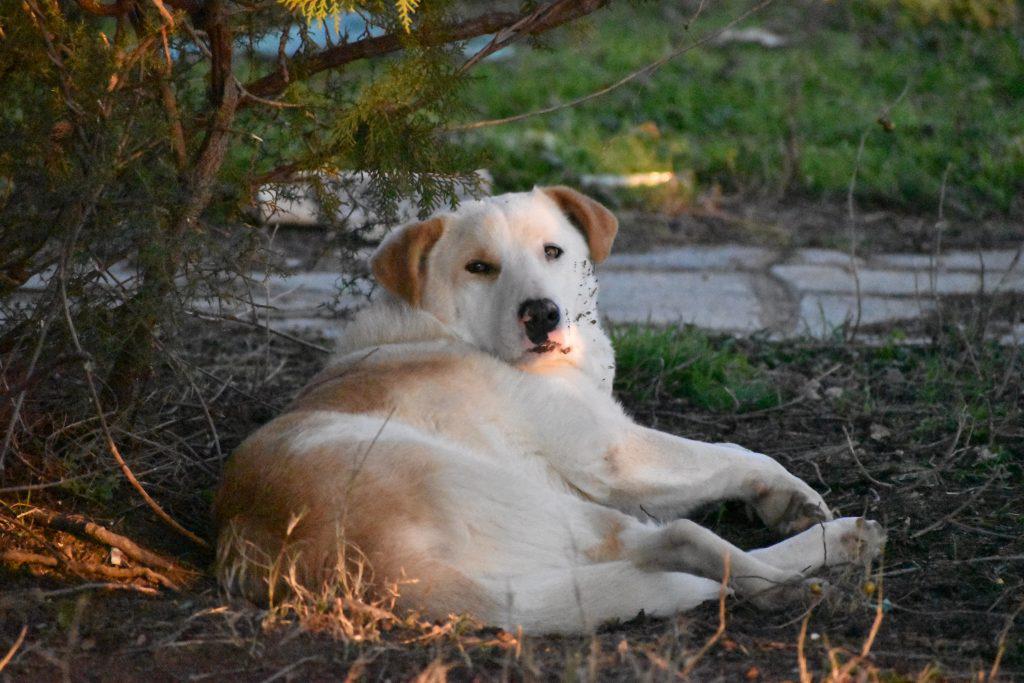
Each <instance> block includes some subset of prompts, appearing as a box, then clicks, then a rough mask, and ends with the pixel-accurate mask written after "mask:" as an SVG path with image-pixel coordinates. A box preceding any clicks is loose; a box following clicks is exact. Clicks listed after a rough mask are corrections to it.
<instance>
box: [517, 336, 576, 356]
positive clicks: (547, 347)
mask: <svg viewBox="0 0 1024 683" xmlns="http://www.w3.org/2000/svg"><path fill="white" fill-rule="evenodd" d="M554 351H558V352H560V353H562V354H569V353H571V352H572V347H571V346H562V345H561V344H559V343H558V342H556V341H554V340H552V339H547V340H545V341H543V342H541V343H540V344H537V345H536V346H533V347H531V348H529V349H527V352H528V353H536V354H541V353H552V352H554Z"/></svg>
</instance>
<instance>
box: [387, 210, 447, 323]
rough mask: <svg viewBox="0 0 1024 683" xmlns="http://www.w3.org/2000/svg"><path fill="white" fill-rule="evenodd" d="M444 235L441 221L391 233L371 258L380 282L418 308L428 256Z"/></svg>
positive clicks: (407, 226) (433, 220) (408, 227)
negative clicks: (442, 234)
mask: <svg viewBox="0 0 1024 683" xmlns="http://www.w3.org/2000/svg"><path fill="white" fill-rule="evenodd" d="M443 232H444V220H442V219H441V218H431V219H430V220H427V221H423V222H422V223H412V224H411V225H405V226H402V227H401V228H398V229H396V230H394V231H392V233H391V234H390V235H388V236H387V238H385V240H384V241H383V242H381V244H380V246H379V247H377V251H375V252H374V253H373V256H372V257H370V268H371V270H373V276H374V277H375V278H377V282H379V283H380V284H381V286H383V287H384V289H386V290H388V291H389V292H391V293H392V294H394V295H395V296H397V297H398V298H400V299H404V300H405V302H406V303H408V304H409V305H410V306H413V307H416V306H419V305H420V299H421V298H422V297H423V285H424V283H425V281H426V276H427V256H428V255H429V254H430V250H431V249H432V248H433V246H434V244H435V243H436V242H437V240H439V239H440V238H441V233H443Z"/></svg>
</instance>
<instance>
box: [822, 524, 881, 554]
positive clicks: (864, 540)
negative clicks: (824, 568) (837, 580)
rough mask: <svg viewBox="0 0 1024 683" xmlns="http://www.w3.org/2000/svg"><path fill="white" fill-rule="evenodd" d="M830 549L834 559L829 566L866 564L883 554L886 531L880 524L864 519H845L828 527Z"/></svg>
mask: <svg viewBox="0 0 1024 683" xmlns="http://www.w3.org/2000/svg"><path fill="white" fill-rule="evenodd" d="M826 530H827V533H828V539H827V540H828V541H829V543H828V548H829V550H830V551H831V552H832V553H833V557H830V558H828V564H838V563H844V562H849V563H855V564H866V563H868V562H871V561H872V560H874V559H875V558H876V557H878V556H879V555H881V554H882V550H883V549H884V548H885V538H886V536H885V529H883V528H882V525H881V524H879V523H878V522H875V521H873V520H870V519H864V518H863V517H843V518H842V519H837V520H835V521H833V522H829V523H828V524H827V525H826Z"/></svg>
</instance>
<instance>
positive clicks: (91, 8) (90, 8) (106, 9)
mask: <svg viewBox="0 0 1024 683" xmlns="http://www.w3.org/2000/svg"><path fill="white" fill-rule="evenodd" d="M75 3H76V4H77V5H78V6H79V7H81V8H82V11H83V12H87V13H89V14H93V15H95V16H97V17H116V16H118V15H120V14H125V13H126V12H127V11H128V9H129V7H128V5H127V3H124V2H122V1H121V0H118V1H117V2H115V3H113V4H111V5H104V4H103V3H102V2H99V0H75Z"/></svg>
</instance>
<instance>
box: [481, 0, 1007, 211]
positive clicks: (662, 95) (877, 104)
mask: <svg viewBox="0 0 1024 683" xmlns="http://www.w3.org/2000/svg"><path fill="white" fill-rule="evenodd" d="M742 7H745V5H744V4H742V3H739V2H734V1H731V0H730V1H728V2H724V3H720V4H714V5H709V6H708V8H707V9H706V10H705V12H704V13H703V14H702V15H701V17H700V18H699V19H698V21H697V22H695V23H694V25H693V26H692V27H691V29H690V31H689V33H687V32H686V31H684V30H683V29H682V28H681V27H682V26H683V25H684V24H685V23H686V22H687V20H688V18H689V16H688V15H686V14H684V13H683V12H682V11H678V10H675V9H673V8H668V7H665V6H664V5H656V4H643V5H629V4H624V5H618V6H613V7H612V8H610V9H609V11H608V13H606V14H605V15H603V16H602V17H601V18H600V19H599V20H595V21H594V26H595V30H594V31H593V32H592V33H591V34H589V35H587V36H586V38H585V39H580V40H578V41H575V42H573V41H574V38H573V36H571V35H567V36H565V40H566V41H567V42H569V43H570V44H571V45H572V49H571V50H559V51H548V52H523V53H519V54H517V55H514V56H512V57H510V58H509V59H507V60H505V61H502V62H496V63H492V64H487V65H485V66H484V67H483V68H482V69H481V70H480V72H479V73H480V78H478V79H476V80H474V82H473V83H472V84H470V86H469V87H468V90H467V98H466V99H467V101H469V102H471V103H473V106H474V107H475V108H476V111H475V112H474V116H473V118H474V119H490V118H497V117H504V116H510V115H514V114H519V113H522V112H526V111H532V110H536V109H539V108H542V107H548V106H551V105H553V104H556V103H559V102H566V101H569V100H572V99H573V98H576V97H579V96H582V95H585V94H587V93H590V92H593V91H595V90H597V89H598V88H600V87H603V86H605V85H607V84H608V83H611V82H614V81H615V80H616V79H618V78H620V77H622V76H623V75H625V74H626V73H628V72H629V71H631V70H633V69H636V68H639V67H641V66H643V65H645V64H649V63H650V62H652V61H654V60H655V59H657V58H659V57H661V56H662V55H663V54H665V52H667V51H668V49H669V48H670V46H672V45H680V44H683V43H685V42H689V41H692V40H695V39H696V38H697V37H698V36H700V35H702V34H704V33H705V32H707V31H711V30H713V29H714V28H715V27H717V26H721V25H723V24H724V23H725V22H726V21H727V20H729V19H731V18H732V17H734V16H736V15H737V14H738V13H739V11H740V10H741V8H742ZM900 16H902V15H901V13H900V11H899V10H898V9H897V8H894V7H893V6H892V5H890V4H888V3H885V4H884V6H882V5H874V4H870V3H868V2H859V3H854V4H852V5H851V4H846V3H838V4H830V3H781V4H780V3H776V4H774V5H772V6H771V7H770V8H769V9H767V10H765V11H764V12H762V13H761V14H759V15H758V17H757V18H756V19H755V20H753V21H752V22H749V23H755V22H756V25H760V26H761V27H763V28H766V29H768V30H771V31H772V32H774V33H776V34H778V35H779V36H781V37H782V38H783V39H785V40H787V41H788V42H787V45H786V46H785V47H781V48H777V49H766V48H764V47H761V46H759V45H749V44H743V43H728V44H725V45H714V44H712V45H709V46H705V47H702V48H699V49H697V50H694V51H692V52H689V53H687V54H685V55H683V56H681V57H680V58H678V59H675V60H673V61H671V62H669V63H668V64H666V65H665V66H664V67H662V68H661V69H660V70H658V71H657V72H656V73H654V74H653V75H651V76H649V77H645V78H643V79H641V80H639V81H637V82H634V83H632V84H630V85H627V86H625V87H623V88H620V89H619V90H616V91H613V92H612V93H610V94H608V95H606V96H603V97H600V98H598V99H595V100H592V101H590V102H587V103H585V104H582V105H580V106H578V107H574V108H571V109H566V110H561V111H558V112H557V113H554V114H549V115H545V116H540V117H536V118H533V119H527V120H524V121H521V122H518V123H514V124H510V125H504V126H498V127H494V128H483V129H480V130H479V131H474V133H473V135H472V136H470V137H469V140H470V141H471V142H472V143H474V144H476V145H478V146H479V148H480V149H481V150H482V151H484V152H485V153H487V154H489V155H490V157H491V158H490V161H489V167H490V168H491V169H492V171H493V173H494V176H495V180H496V183H497V185H498V187H499V188H500V189H513V188H515V189H519V188H523V187H529V186H530V185H532V184H535V183H556V182H568V183H573V182H578V177H579V174H582V173H622V172H638V171H674V172H676V173H681V174H682V173H686V172H687V171H693V172H695V173H696V178H697V181H698V183H699V185H700V186H701V188H702V189H703V190H705V191H706V190H708V189H709V188H711V187H714V186H715V185H719V186H721V187H722V188H724V189H725V190H727V191H744V192H763V193H769V194H776V193H779V192H781V191H783V190H785V191H789V192H792V193H795V194H798V195H804V196H811V197H823V198H830V199H833V200H844V199H845V197H846V193H847V190H848V188H849V184H850V179H851V177H852V175H853V171H854V168H855V166H857V150H858V144H859V141H860V138H861V136H862V135H863V134H865V132H866V133H867V137H866V139H865V144H864V151H863V154H862V156H861V159H860V164H859V169H858V174H857V184H856V187H855V195H856V197H857V198H858V199H860V200H862V201H864V202H865V203H880V204H884V205H887V206H890V207H901V208H908V209H913V210H918V211H922V210H923V211H928V212H934V210H935V207H936V206H937V205H938V202H939V195H940V191H941V188H942V185H943V177H944V176H946V173H947V169H948V177H947V178H946V180H947V182H946V190H947V192H946V200H947V202H946V208H947V211H950V212H956V213H959V214H961V215H964V214H969V215H978V214H989V213H998V212H1013V211H1019V208H1020V206H1021V204H1020V202H1021V201H1022V195H1021V192H1022V188H1021V184H1020V178H1022V177H1024V117H1022V116H1021V115H1020V112H1021V111H1022V110H1024V60H1022V59H1021V54H1020V44H1021V40H1022V35H1024V34H1022V30H1021V26H1020V23H1019V20H1018V21H1017V22H1016V23H1012V24H1008V25H1005V26H998V27H995V28H992V29H991V30H988V31H975V30H965V29H964V27H963V26H960V25H946V24H942V23H935V24H933V25H928V26H921V25H919V24H917V23H916V22H910V21H900V19H899V17H900ZM623 26H629V27H630V30H629V31H623V30H622V27H623ZM637 35H642V36H643V37H644V39H643V40H639V41H638V40H636V38H635V36H637ZM513 74H514V75H515V77H514V78H513V77H512V76H513ZM550 74H558V77H557V78H551V77H550ZM904 90H906V92H905V94H903V96H902V98H901V97H900V96H901V93H904ZM894 102H896V103H897V104H895V106H894V107H893V108H892V110H891V111H890V112H889V114H888V117H889V120H890V122H891V124H892V126H891V127H889V126H883V125H880V124H879V123H877V122H876V120H877V119H878V118H879V115H880V113H882V112H883V110H885V108H886V107H888V106H889V105H891V104H893V103H894ZM790 150H791V153H792V155H793V157H792V158H790V157H789V156H788V154H790Z"/></svg>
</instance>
